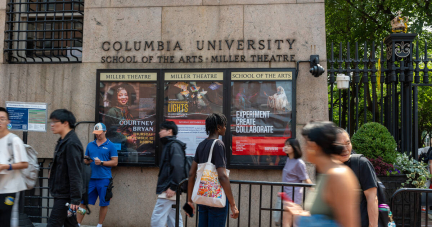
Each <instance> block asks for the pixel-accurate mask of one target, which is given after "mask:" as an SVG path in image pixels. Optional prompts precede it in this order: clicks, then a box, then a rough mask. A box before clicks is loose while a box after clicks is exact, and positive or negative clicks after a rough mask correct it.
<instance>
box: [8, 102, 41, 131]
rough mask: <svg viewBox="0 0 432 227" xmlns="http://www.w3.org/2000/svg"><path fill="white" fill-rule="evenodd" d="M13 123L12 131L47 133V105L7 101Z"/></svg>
mask: <svg viewBox="0 0 432 227" xmlns="http://www.w3.org/2000/svg"><path fill="white" fill-rule="evenodd" d="M6 110H7V111H8V113H9V119H10V121H11V125H10V126H11V127H10V130H18V131H35V132H46V124H47V119H48V112H47V104H46V103H36V102H10V101H6Z"/></svg>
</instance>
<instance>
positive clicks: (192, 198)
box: [188, 113, 239, 227]
mask: <svg viewBox="0 0 432 227" xmlns="http://www.w3.org/2000/svg"><path fill="white" fill-rule="evenodd" d="M226 124H227V119H226V117H225V115H223V114H218V113H213V114H210V115H209V116H208V117H207V119H206V121H205V127H206V133H207V135H209V136H208V138H207V139H205V140H203V141H202V142H201V143H200V144H199V145H198V147H197V150H196V153H195V158H194V161H193V163H192V167H191V169H190V172H189V182H188V204H189V205H190V206H191V207H192V209H193V213H195V208H194V204H193V203H194V202H195V203H197V204H198V215H199V217H198V220H199V221H198V226H199V227H213V226H214V227H223V226H225V223H226V217H227V215H228V203H229V206H230V208H231V212H232V214H231V217H232V218H234V219H235V218H237V217H238V215H239V211H238V209H237V206H236V204H235V201H234V196H233V194H232V191H231V186H230V181H229V177H228V175H229V171H228V170H227V169H226V163H227V161H226V160H227V159H226V149H225V145H224V143H223V142H222V141H221V140H219V139H218V138H219V136H224V135H225V131H226ZM195 178H196V180H195ZM188 216H189V215H188Z"/></svg>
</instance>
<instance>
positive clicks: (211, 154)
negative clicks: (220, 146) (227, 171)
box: [207, 139, 219, 162]
mask: <svg viewBox="0 0 432 227" xmlns="http://www.w3.org/2000/svg"><path fill="white" fill-rule="evenodd" d="M218 140H219V139H215V140H214V141H213V144H212V146H211V148H210V153H209V157H208V161H207V162H211V160H212V156H213V147H214V145H215V143H216V142H217V141H218Z"/></svg>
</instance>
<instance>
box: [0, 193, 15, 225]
mask: <svg viewBox="0 0 432 227" xmlns="http://www.w3.org/2000/svg"><path fill="white" fill-rule="evenodd" d="M15 197H16V193H8V194H0V223H1V225H2V226H10V224H11V217H12V208H13V205H14V204H15V202H16V198H15Z"/></svg>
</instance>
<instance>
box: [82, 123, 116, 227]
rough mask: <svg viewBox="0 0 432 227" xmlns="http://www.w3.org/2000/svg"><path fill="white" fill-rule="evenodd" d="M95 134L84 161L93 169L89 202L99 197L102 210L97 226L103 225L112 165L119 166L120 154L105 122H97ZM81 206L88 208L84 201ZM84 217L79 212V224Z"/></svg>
mask: <svg viewBox="0 0 432 227" xmlns="http://www.w3.org/2000/svg"><path fill="white" fill-rule="evenodd" d="M93 134H95V135H96V140H95V141H93V142H90V143H89V144H88V145H87V149H86V152H85V160H84V162H85V163H86V164H90V166H91V170H92V171H91V178H90V182H89V187H88V203H89V204H91V205H95V203H96V200H97V198H98V197H99V206H100V210H99V223H98V225H97V227H102V224H103V221H104V220H105V217H106V214H107V212H108V205H109V204H110V200H108V198H107V190H108V189H109V188H108V185H109V184H110V182H111V183H112V174H111V167H114V166H117V164H118V155H117V149H116V147H115V145H114V144H113V143H112V142H111V141H110V140H109V139H107V138H106V126H105V124H103V123H97V124H96V125H95V126H94V129H93ZM109 199H110V198H109ZM81 208H84V209H85V208H86V206H85V205H84V201H83V202H82V203H81ZM83 218H84V215H81V214H77V219H78V223H79V224H78V225H80V224H81V222H82V220H83Z"/></svg>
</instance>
